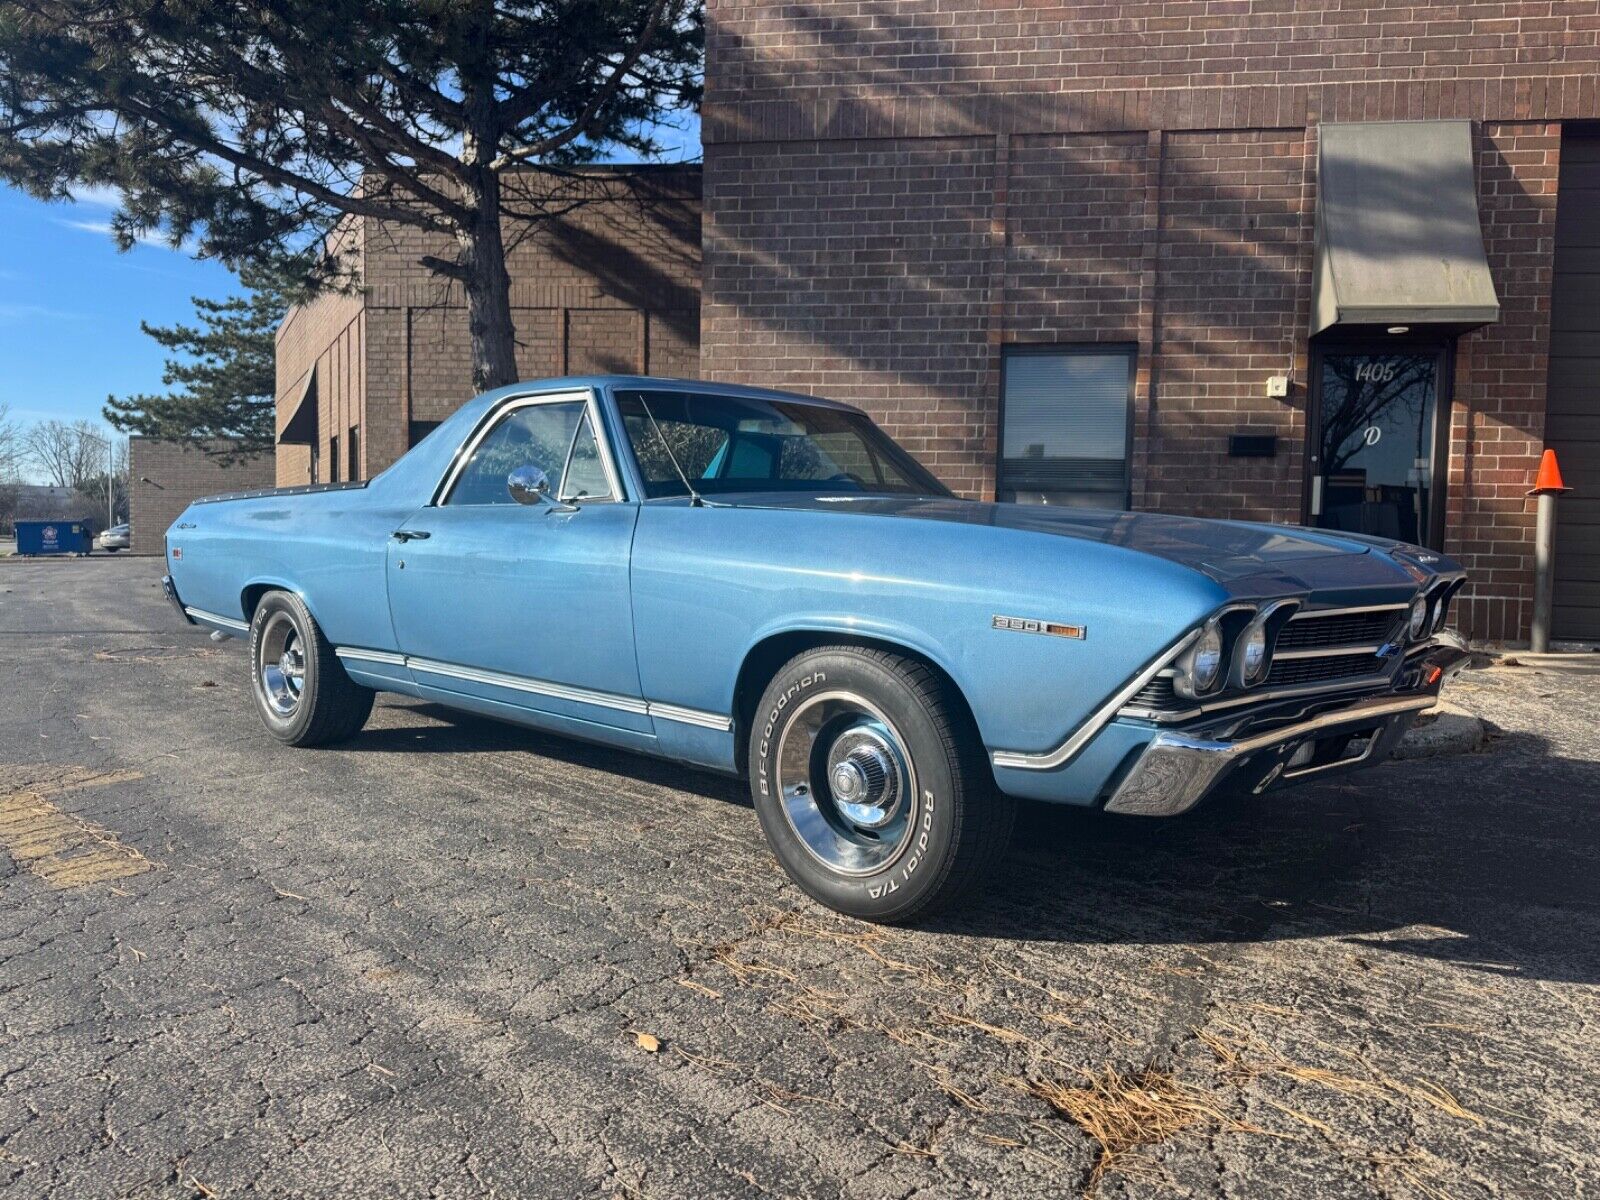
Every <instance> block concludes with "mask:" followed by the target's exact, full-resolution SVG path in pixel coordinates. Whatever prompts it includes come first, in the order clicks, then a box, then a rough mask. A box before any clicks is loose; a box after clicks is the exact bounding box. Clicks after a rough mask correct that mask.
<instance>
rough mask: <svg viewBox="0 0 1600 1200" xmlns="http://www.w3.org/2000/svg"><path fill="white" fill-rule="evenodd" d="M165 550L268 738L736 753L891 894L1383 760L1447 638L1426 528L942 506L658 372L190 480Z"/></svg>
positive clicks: (745, 395)
mask: <svg viewBox="0 0 1600 1200" xmlns="http://www.w3.org/2000/svg"><path fill="white" fill-rule="evenodd" d="M166 554H167V562H168V570H169V572H170V573H169V575H168V576H167V578H166V580H165V581H164V582H165V587H166V589H167V594H168V595H169V597H170V598H171V599H172V600H173V602H174V603H175V604H176V605H177V607H178V609H179V611H180V612H181V613H182V614H183V615H184V618H185V619H186V620H188V621H190V622H194V623H198V624H200V625H203V626H206V627H209V628H211V629H214V630H219V631H221V632H223V633H227V634H232V635H236V636H239V637H247V638H248V639H249V643H250V668H251V681H252V687H253V692H254V696H255V701H256V706H257V708H258V709H259V711H260V714H261V719H262V721H263V723H264V724H265V725H266V728H267V730H268V732H269V733H271V734H272V735H273V736H274V737H276V738H278V739H279V740H280V741H283V742H286V743H288V744H289V745H292V746H309V745H317V744H322V743H328V742H335V741H339V740H341V739H345V738H349V737H352V736H353V735H355V734H356V733H357V731H358V730H360V729H361V727H362V725H363V724H364V722H365V721H366V719H367V716H368V714H369V713H370V711H371V708H372V701H373V696H374V694H375V693H376V692H379V691H390V692H401V693H404V694H406V695H410V696H418V697H422V698H424V699H427V700H431V701H436V702H438V703H441V704H445V705H450V706H453V707H456V708H460V709H466V710H469V711H472V712H476V713H482V714H485V715H488V716H492V717H498V718H502V719H505V720H509V721H516V722H520V723H523V724H526V725H531V726H535V727H538V728H540V729H544V730H550V731H554V732H557V733H563V734H570V735H572V736H574V737H580V738H585V739H588V740H590V741H594V742H601V743H604V744H606V745H611V746H615V747H618V748H619V749H624V750H631V751H638V752H642V753H647V754H655V755H660V756H663V757H666V758H670V759H675V760H678V761H680V762H684V763H691V764H694V765H696V766H701V767H709V768H712V769H714V770H718V771H725V772H732V773H737V774H740V775H743V776H746V777H747V778H748V780H749V784H750V790H751V795H752V797H753V798H754V803H755V808H756V812H757V813H758V814H759V817H760V820H761V826H762V828H763V830H764V831H765V833H766V837H767V840H768V842H769V843H770V845H771V847H772V850H773V852H774V853H775V854H776V855H777V857H778V860H779V861H780V862H781V863H782V864H783V866H784V868H785V869H786V870H787V871H788V873H789V874H790V876H791V877H792V878H793V879H794V880H795V882H796V883H798V884H799V885H800V886H801V887H802V888H804V889H805V890H806V891H807V892H808V893H810V894H811V895H812V896H813V897H815V898H816V899H817V900H819V901H821V902H822V903H823V904H826V905H829V906H831V907H833V908H835V909H838V910H839V911H841V912H845V913H850V914H853V915H855V916H858V917H864V918H867V919H869V920H876V921H904V920H909V919H911V918H913V917H915V916H918V915H920V914H924V913H927V912H928V911H930V910H931V909H932V908H933V906H935V905H937V904H940V903H943V902H946V901H948V900H949V899H951V898H952V897H953V896H955V895H957V894H958V893H959V892H960V891H961V889H962V888H963V887H964V886H966V885H968V884H970V883H972V882H973V881H974V880H975V879H978V878H980V877H981V876H982V875H983V874H984V872H985V871H986V870H988V869H989V868H990V867H991V866H992V865H993V864H994V863H995V861H996V859H997V858H998V856H999V855H1000V854H1001V853H1002V852H1003V850H1004V849H1005V846H1006V842H1007V839H1008V836H1009V833H1010V830H1011V824H1012V815H1013V811H1014V808H1015V798H1016V797H1028V798H1033V799H1038V800H1048V801H1056V802H1060V803H1064V804H1078V805H1086V806H1087V805H1093V806H1099V807H1102V808H1104V809H1106V810H1107V811H1111V812H1120V813H1143V814H1150V815H1170V814H1175V813H1181V812H1183V811H1185V810H1186V809H1189V808H1191V807H1192V806H1193V805H1195V804H1196V803H1198V802H1199V801H1200V800H1201V799H1202V798H1204V797H1205V796H1207V795H1209V794H1211V793H1212V792H1214V791H1216V790H1218V789H1219V788H1221V787H1224V786H1226V787H1230V788H1233V787H1242V788H1245V789H1253V790H1257V791H1260V790H1263V789H1265V788H1268V787H1275V786H1278V785H1282V784H1287V783H1291V782H1295V781H1298V780H1302V779H1306V778H1312V777H1316V776H1320V775H1323V774H1325V773H1329V772H1333V771H1338V770H1345V769H1350V768H1355V767H1363V766H1370V765H1372V764H1374V763H1376V762H1378V761H1380V760H1381V759H1382V758H1383V757H1384V756H1385V755H1386V754H1387V753H1388V751H1389V750H1390V749H1391V747H1392V746H1393V745H1394V743H1395V742H1396V741H1397V740H1398V739H1399V738H1400V736H1401V735H1402V734H1403V733H1404V732H1405V729H1406V727H1407V726H1408V725H1409V724H1410V723H1411V721H1412V719H1413V718H1414V717H1415V716H1416V714H1417V713H1418V712H1419V711H1420V710H1422V709H1424V708H1426V707H1428V706H1429V705H1431V704H1432V703H1433V701H1434V697H1435V695H1436V694H1437V692H1438V689H1439V686H1440V684H1441V682H1442V680H1443V679H1444V678H1446V677H1447V676H1448V675H1450V674H1451V673H1452V672H1453V671H1454V670H1455V669H1456V668H1457V667H1459V665H1460V664H1461V662H1462V660H1463V659H1464V657H1465V650H1464V647H1463V645H1462V643H1461V642H1460V640H1459V639H1458V638H1456V637H1454V636H1453V635H1452V634H1450V633H1448V632H1446V631H1445V628H1444V626H1445V621H1446V615H1447V613H1448V609H1449V605H1450V600H1451V597H1452V595H1453V594H1454V593H1455V592H1456V590H1457V589H1459V588H1460V586H1461V584H1462V582H1463V580H1464V575H1463V573H1462V571H1461V569H1460V568H1459V567H1458V566H1457V565H1456V564H1455V563H1453V562H1451V561H1449V560H1448V559H1445V558H1442V557H1441V556H1439V555H1437V554H1435V553H1432V552H1430V551H1426V550H1422V549H1420V548H1418V547H1415V546H1407V545H1401V544H1398V543H1394V542H1387V541H1381V540H1378V539H1372V538H1358V537H1355V536H1350V535H1342V534H1328V533H1324V532H1318V531H1311V530H1305V529H1295V528H1287V527H1282V526H1274V525H1253V524H1242V523H1237V522H1229V521H1208V520H1197V519H1192V518H1188V517H1174V516H1161V515H1155V514H1147V513H1123V512H1098V511H1088V510H1081V509H1061V508H1047V507H1038V506H1022V505H1012V504H984V503H978V502H974V501H965V500H959V499H956V498H955V497H953V496H952V495H951V494H950V493H949V492H948V491H947V490H946V489H945V488H944V487H943V486H941V485H940V484H939V482H938V481H937V480H935V479H934V478H933V476H932V475H930V474H929V473H928V472H927V471H926V470H925V469H924V468H923V467H921V466H919V465H918V464H917V463H916V462H915V461H914V460H913V459H912V458H911V457H910V455H908V454H907V453H906V452H905V451H904V450H902V449H901V448H900V447H899V446H897V445H896V444H895V443H894V442H893V441H891V440H890V439H889V438H888V436H887V435H885V434H884V433H883V432H882V431H881V430H879V429H878V428H877V427H876V426H874V425H873V424H872V422H871V421H870V420H869V419H868V418H867V417H866V416H865V415H864V414H863V413H861V412H859V411H858V410H856V409H854V408H851V407H849V406H847V405H844V404H837V403H832V402H829V401H826V400H818V399H814V398H810V397H805V396H796V395H788V394H785V393H780V392H768V391H759V390H754V389H749V388H738V387H728V386H721V385H716V384H708V383H693V382H682V381H669V380H661V379H643V378H619V377H605V378H581V379H558V380H549V381H544V382H538V383H527V384H518V385H516V386H513V387H508V388H502V389H500V390H498V391H494V392H490V393H488V394H486V395H483V396H480V397H478V398H477V399H476V400H474V401H472V402H471V403H469V404H467V405H466V406H465V407H464V408H462V409H461V410H460V411H458V412H457V413H455V415H454V416H452V417H451V418H450V419H449V420H448V421H446V422H444V423H443V424H442V425H441V426H440V427H439V428H438V429H436V430H435V431H434V432H433V433H432V434H430V435H429V436H428V437H427V438H426V439H425V440H424V441H423V442H422V443H421V444H420V445H418V446H417V447H416V448H415V449H413V450H412V451H411V452H410V453H409V454H407V455H406V456H405V457H404V458H402V459H401V460H400V461H399V462H397V463H395V465H394V466H392V467H390V468H389V469H388V470H387V471H385V472H383V473H382V474H381V475H379V476H378V477H377V478H375V479H373V480H371V481H370V482H368V483H365V484H332V485H327V486H323V487H310V488H291V489H285V490H279V491H269V492H257V493H249V494H242V495H236V496H222V497H217V498H214V499H208V500H202V501H199V502H197V503H195V504H194V505H191V506H190V507H189V508H188V509H187V510H186V511H185V512H184V513H183V515H182V516H181V517H180V518H179V519H178V521H177V522H176V523H175V524H174V525H173V527H172V528H171V529H170V530H169V531H168V533H167V550H166Z"/></svg>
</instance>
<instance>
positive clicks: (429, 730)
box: [338, 696, 750, 808]
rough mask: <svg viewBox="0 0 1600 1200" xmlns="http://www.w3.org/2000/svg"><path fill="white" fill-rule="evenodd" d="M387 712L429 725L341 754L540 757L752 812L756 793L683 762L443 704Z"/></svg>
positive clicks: (365, 737) (383, 729)
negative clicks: (405, 714)
mask: <svg viewBox="0 0 1600 1200" xmlns="http://www.w3.org/2000/svg"><path fill="white" fill-rule="evenodd" d="M384 701H385V707H387V708H389V709H391V710H399V711H403V712H408V713H415V714H417V715H418V716H421V717H425V718H427V721H428V723H427V724H420V725H400V726H376V727H375V726H372V725H369V726H368V727H367V728H366V729H364V730H362V732H361V734H360V736H359V737H356V738H354V739H352V740H351V741H348V742H344V743H342V744H340V745H339V746H338V749H340V750H355V751H360V752H364V753H369V754H370V753H390V754H393V753H404V752H413V751H414V752H418V753H428V754H490V753H495V754H504V753H508V752H516V751H521V752H523V753H527V754H535V755H538V756H539V757H540V758H549V759H554V760H555V761H557V762H561V763H565V764H567V765H569V766H575V767H587V768H590V769H592V770H595V771H605V772H607V773H609V774H613V775H624V776H626V777H628V778H629V779H632V780H635V781H637V782H640V783H648V784H654V785H656V786H658V787H665V788H678V789H682V790H683V791H688V792H694V793H695V794H696V795H701V796H706V797H708V798H710V799H714V800H722V801H725V802H727V803H730V804H737V805H740V806H742V807H744V808H749V807H750V792H749V789H748V788H746V787H745V785H744V783H743V782H742V781H741V780H737V779H733V778H730V777H728V776H725V775H718V774H717V773H716V772H714V771H703V770H698V769H696V768H694V767H690V766H685V765H684V764H682V763H676V762H669V761H668V760H666V759H662V758H652V757H650V756H649V755H647V754H634V753H631V752H629V751H627V750H618V749H617V748H615V747H614V746H602V745H599V744H597V743H593V742H585V741H581V740H579V739H577V738H571V737H562V736H559V735H557V734H546V733H541V732H539V731H538V730H536V729H530V728H528V727H527V726H524V725H515V724H512V723H510V722H507V721H497V720H494V719H493V718H492V717H480V716H476V715H474V714H472V713H466V712H461V711H460V710H458V709H453V708H446V707H445V706H444V705H442V704H430V703H427V702H425V701H416V700H406V699H402V698H400V697H394V696H386V697H384Z"/></svg>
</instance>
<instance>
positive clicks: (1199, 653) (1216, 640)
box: [1174, 620, 1222, 699]
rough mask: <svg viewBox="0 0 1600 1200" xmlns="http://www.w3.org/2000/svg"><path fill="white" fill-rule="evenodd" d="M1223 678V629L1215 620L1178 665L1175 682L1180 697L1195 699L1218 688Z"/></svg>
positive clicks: (1207, 626)
mask: <svg viewBox="0 0 1600 1200" xmlns="http://www.w3.org/2000/svg"><path fill="white" fill-rule="evenodd" d="M1221 678H1222V627H1221V626H1220V625H1218V624H1217V622H1216V621H1215V620H1213V621H1211V622H1209V623H1208V624H1207V625H1206V627H1205V628H1204V629H1203V630H1201V631H1200V636H1199V637H1198V638H1197V639H1195V643H1194V645H1192V646H1190V647H1189V649H1188V651H1187V652H1186V653H1185V654H1184V656H1183V658H1182V659H1180V660H1179V663H1178V677H1177V679H1176V680H1175V681H1174V686H1175V687H1176V688H1177V690H1178V692H1179V694H1180V695H1184V696H1188V697H1189V698H1190V699H1194V698H1195V697H1196V696H1203V695H1205V693H1207V692H1209V691H1211V689H1212V688H1214V687H1216V686H1217V681H1218V680H1219V679H1221Z"/></svg>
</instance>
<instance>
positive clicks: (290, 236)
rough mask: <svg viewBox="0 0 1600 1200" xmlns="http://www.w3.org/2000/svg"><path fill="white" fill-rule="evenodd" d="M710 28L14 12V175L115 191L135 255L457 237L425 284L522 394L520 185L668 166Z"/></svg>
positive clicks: (392, 2) (504, 13)
mask: <svg viewBox="0 0 1600 1200" xmlns="http://www.w3.org/2000/svg"><path fill="white" fill-rule="evenodd" d="M702 24H703V17H702V13H701V8H700V5H699V3H698V0H4V2H0V177H3V178H7V179H9V180H11V181H12V182H14V183H16V184H18V185H19V186H21V187H24V188H26V189H27V190H28V191H29V192H31V193H33V194H34V195H37V196H41V197H45V198H51V199H60V198H64V197H67V196H70V195H71V193H72V190H73V188H75V187H82V186H84V185H97V186H103V187H110V188H114V189H116V190H117V191H118V192H119V193H120V195H121V196H122V204H121V207H120V208H119V210H118V212H117V214H116V216H115V217H114V219H113V226H114V229H115V231H116V233H117V235H118V238H119V240H120V241H121V242H122V243H123V244H124V245H130V244H132V242H133V240H135V239H136V238H138V237H140V236H141V235H148V234H150V233H152V232H157V231H159V232H160V233H161V234H162V235H164V236H166V237H167V238H168V239H169V240H170V241H171V242H172V244H173V245H175V246H176V245H182V244H184V243H186V242H190V241H192V242H194V243H195V244H196V247H197V249H198V250H199V252H200V253H202V254H204V255H208V256H211V257H215V258H220V259H222V260H223V261H225V262H229V263H239V262H242V261H245V260H248V259H261V258H266V257H270V256H272V255H273V254H276V253H281V252H283V251H285V250H286V249H287V250H297V249H300V248H303V247H304V246H305V245H307V244H308V243H309V240H310V239H309V238H308V236H307V230H308V228H311V229H314V230H316V231H320V232H326V231H327V230H329V229H330V228H331V227H332V225H333V223H334V222H335V220H336V219H337V218H338V217H339V216H340V215H343V214H356V215H359V216H367V217H373V218H376V219H378V220H383V221H394V222H398V223H400V224H405V225H411V226H416V227H420V228H423V229H427V230H430V231H433V232H435V233H438V234H440V235H444V236H445V237H446V238H447V239H448V242H449V243H450V244H453V246H454V253H453V254H446V255H440V256H436V257H433V258H431V259H430V260H428V263H429V266H430V268H431V269H432V270H434V271H436V272H438V273H439V274H441V275H444V276H445V277H447V278H448V279H450V280H452V281H454V282H456V283H458V284H459V285H460V287H461V290H462V292H463V293H464V295H465V301H466V307H467V318H468V328H469V330H470V332H471V338H472V360H473V377H474V381H475V382H476V384H477V385H478V386H479V387H480V388H481V387H491V386H495V385H498V384H503V383H509V382H511V381H512V380H514V379H515V377H516V359H515V341H514V332H513V328H512V322H511V305H510V278H509V276H508V275H507V272H506V265H505V245H504V242H503V240H502V234H501V218H502V215H503V214H504V213H507V212H510V211H511V210H512V208H513V206H514V205H515V204H516V203H518V198H517V189H516V188H515V187H507V186H506V185H507V183H508V182H512V181H515V180H517V179H518V178H519V177H524V178H525V177H526V173H525V172H523V171H522V170H521V168H523V167H525V166H527V165H530V164H537V165H540V166H543V167H546V168H549V169H555V170H560V169H561V168H562V167H563V166H565V165H570V164H573V163H581V162H584V161H589V160H592V159H593V158H594V157H595V156H596V155H598V154H599V153H600V152H601V151H602V150H606V149H609V148H621V149H623V150H630V151H634V152H637V153H639V154H642V155H646V156H648V155H651V154H653V153H655V152H656V151H657V149H658V146H657V143H656V140H655V138H654V134H653V131H654V129H655V128H656V124H655V122H656V121H658V120H659V119H661V118H662V117H663V115H664V114H666V113H670V112H671V111H673V110H676V109H679V108H682V107H684V106H691V105H693V104H695V103H696V102H697V101H698V98H699V87H700V82H699V80H700V75H699V72H700V54H701V45H702V41H703V36H702V34H703V29H702ZM535 199H536V200H537V198H535ZM537 209H538V204H537V203H534V204H533V205H532V207H531V209H529V210H526V211H523V212H519V213H517V214H516V215H518V216H521V217H524V218H534V219H537V217H538V216H539V215H540V214H539V212H538V211H537Z"/></svg>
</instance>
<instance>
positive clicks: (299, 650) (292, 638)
mask: <svg viewBox="0 0 1600 1200" xmlns="http://www.w3.org/2000/svg"><path fill="white" fill-rule="evenodd" d="M256 686H257V687H258V688H260V689H261V698H262V699H263V700H265V701H266V703H267V707H268V708H270V709H271V710H272V711H273V712H274V713H276V714H277V715H278V716H280V717H292V716H294V713H295V710H296V709H297V708H299V707H300V697H301V695H302V694H303V693H304V692H305V686H306V656H305V648H304V646H303V645H302V644H301V641H300V631H299V630H298V629H296V628H295V624H294V622H293V621H292V620H290V618H289V614H288V613H282V612H279V613H273V614H272V616H270V617H268V618H267V623H266V625H265V626H263V627H262V630H261V636H260V637H259V638H257V639H256Z"/></svg>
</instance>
